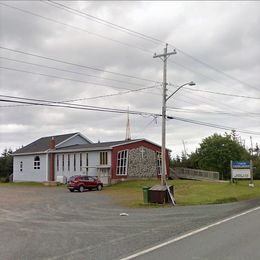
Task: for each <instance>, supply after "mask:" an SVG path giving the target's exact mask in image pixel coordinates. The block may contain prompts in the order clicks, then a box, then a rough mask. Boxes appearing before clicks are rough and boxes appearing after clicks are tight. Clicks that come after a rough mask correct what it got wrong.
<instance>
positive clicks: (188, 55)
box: [0, 1, 260, 91]
mask: <svg viewBox="0 0 260 260" xmlns="http://www.w3.org/2000/svg"><path fill="white" fill-rule="evenodd" d="M51 2H52V1H51ZM52 3H54V4H56V5H61V4H59V3H57V2H52ZM0 4H1V5H3V6H7V7H10V8H13V9H16V10H19V11H21V12H24V13H28V14H31V15H33V16H38V17H40V18H43V19H45V20H49V21H52V22H55V23H58V24H62V25H65V26H69V27H72V28H74V29H77V30H81V31H84V32H87V33H89V34H93V35H95V36H98V37H102V38H105V39H107V40H110V41H114V42H117V43H120V44H123V45H126V46H128V47H134V48H137V49H139V50H142V51H144V52H148V53H150V51H147V50H146V49H143V48H139V47H137V46H132V45H129V44H127V43H124V42H120V41H117V40H114V39H112V38H108V37H105V36H102V35H99V34H96V33H93V32H89V31H86V30H84V29H82V28H79V27H76V26H73V25H69V24H66V23H63V22H59V21H57V20H54V19H51V18H47V17H44V16H42V15H38V14H35V13H32V12H30V11H27V10H24V9H21V8H18V7H14V6H12V5H8V4H3V3H0ZM63 7H65V8H67V9H71V10H74V12H78V13H82V14H84V15H86V16H89V17H92V18H95V19H96V20H100V21H102V22H105V23H107V24H108V25H109V24H110V25H113V28H118V29H120V28H121V30H122V29H123V30H125V31H128V32H131V33H135V34H136V35H139V36H140V37H141V38H146V39H149V40H150V41H156V42H158V43H165V42H164V41H161V40H159V39H156V38H154V37H151V36H148V35H146V34H143V33H139V32H137V31H134V30H131V29H128V28H126V27H123V26H119V25H116V24H113V23H111V22H108V21H106V20H104V19H100V18H98V17H95V16H93V15H89V14H87V13H84V12H81V11H79V10H76V9H73V8H70V7H68V6H65V5H63ZM63 10H66V9H64V8H63ZM67 11H68V10H67ZM74 14H75V13H74ZM95 19H94V21H95ZM97 22H98V21H97ZM169 45H171V44H169ZM171 46H172V47H173V48H175V49H176V50H178V51H179V52H180V53H182V54H184V55H186V56H187V57H189V58H191V59H192V60H194V61H196V62H198V63H200V64H202V65H204V66H206V67H208V68H210V69H212V70H214V71H216V72H218V73H220V74H223V75H224V76H226V77H228V78H231V79H232V80H235V81H237V82H239V83H241V84H243V85H246V86H248V87H251V88H254V89H256V90H257V91H260V89H259V88H257V87H254V86H252V85H250V84H248V83H246V82H244V81H242V80H239V79H237V78H235V77H234V76H231V75H229V74H227V73H225V72H223V71H221V70H220V69H217V68H215V67H214V66H211V65H209V64H207V63H206V62H203V61H201V60H199V59H198V58H196V57H194V56H192V55H190V54H188V53H186V52H184V51H182V50H181V49H179V48H177V47H175V46H174V45H171ZM176 64H178V63H176ZM178 65H180V66H182V65H181V64H178ZM188 70H191V69H188ZM193 72H194V71H193ZM195 73H198V72H195ZM208 78H209V77H208ZM211 80H212V79H211ZM214 81H216V80H214Z"/></svg>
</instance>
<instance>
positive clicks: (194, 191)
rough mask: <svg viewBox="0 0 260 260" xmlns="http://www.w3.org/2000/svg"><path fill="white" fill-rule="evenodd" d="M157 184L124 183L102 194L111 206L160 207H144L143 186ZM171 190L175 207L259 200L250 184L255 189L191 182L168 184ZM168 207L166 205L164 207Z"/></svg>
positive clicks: (258, 184) (259, 191)
mask: <svg viewBox="0 0 260 260" xmlns="http://www.w3.org/2000/svg"><path fill="white" fill-rule="evenodd" d="M157 184H160V181H159V180H142V181H126V182H121V183H118V184H115V185H111V186H109V187H106V188H105V189H104V190H103V191H102V192H104V193H106V194H107V195H109V196H111V197H112V198H113V199H114V200H115V202H117V203H118V204H120V205H122V206H126V207H158V206H160V207H161V206H162V205H154V204H144V203H143V191H142V187H144V186H150V187H151V186H154V185H157ZM167 184H168V185H174V187H175V199H176V201H177V204H178V205H198V204H214V203H215V204H216V203H226V202H235V201H240V200H246V199H252V198H260V181H259V180H258V181H254V184H255V187H254V188H251V187H248V184H249V181H248V180H246V181H238V183H237V184H234V183H232V184H230V183H229V182H207V181H191V180H173V181H168V182H167ZM168 206H169V205H168Z"/></svg>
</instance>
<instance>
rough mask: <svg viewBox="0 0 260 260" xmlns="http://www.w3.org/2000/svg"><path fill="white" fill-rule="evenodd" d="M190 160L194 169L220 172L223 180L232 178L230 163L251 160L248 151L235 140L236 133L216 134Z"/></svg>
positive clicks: (208, 138)
mask: <svg viewBox="0 0 260 260" xmlns="http://www.w3.org/2000/svg"><path fill="white" fill-rule="evenodd" d="M190 159H191V161H192V164H193V165H194V166H195V167H194V168H197V167H196V166H198V168H200V169H203V170H209V171H218V172H219V173H220V174H221V176H222V179H226V178H229V177H230V161H231V160H233V161H240V160H249V159H250V155H249V153H248V152H247V150H246V149H245V148H244V147H243V146H242V145H241V144H239V143H238V141H237V138H234V133H232V134H230V135H229V134H227V133H226V134H225V136H221V135H218V134H214V135H212V136H209V137H207V138H205V139H203V140H202V143H201V144H200V147H199V148H198V149H197V150H196V152H195V153H194V154H191V156H190Z"/></svg>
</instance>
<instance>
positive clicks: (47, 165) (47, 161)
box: [45, 153, 49, 181]
mask: <svg viewBox="0 0 260 260" xmlns="http://www.w3.org/2000/svg"><path fill="white" fill-rule="evenodd" d="M45 175H46V181H49V154H48V153H47V154H46V173H45Z"/></svg>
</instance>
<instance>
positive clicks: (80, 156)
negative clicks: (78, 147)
mask: <svg viewBox="0 0 260 260" xmlns="http://www.w3.org/2000/svg"><path fill="white" fill-rule="evenodd" d="M79 170H80V171H82V153H80V154H79Z"/></svg>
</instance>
